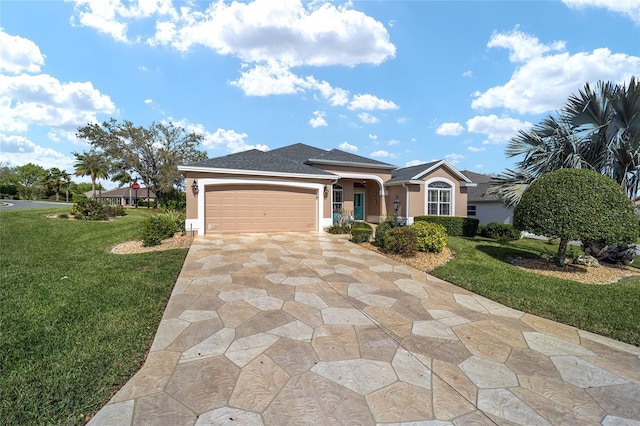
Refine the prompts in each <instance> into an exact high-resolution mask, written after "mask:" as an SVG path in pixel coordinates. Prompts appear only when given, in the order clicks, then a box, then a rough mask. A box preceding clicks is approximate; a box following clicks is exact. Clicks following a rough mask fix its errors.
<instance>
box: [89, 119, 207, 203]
mask: <svg viewBox="0 0 640 426" xmlns="http://www.w3.org/2000/svg"><path fill="white" fill-rule="evenodd" d="M77 136H78V137H79V138H82V139H86V140H87V141H88V142H89V143H90V144H91V146H92V147H93V148H95V149H100V150H102V151H103V152H104V153H105V155H106V156H107V157H108V158H109V159H110V161H111V162H112V164H113V165H114V167H115V169H116V170H120V171H126V172H129V173H132V174H133V173H135V174H138V175H139V176H140V178H141V179H142V181H143V182H144V184H145V185H146V187H147V188H149V189H151V190H152V191H153V192H155V194H156V197H157V198H158V200H161V199H162V197H163V194H166V193H169V192H170V191H171V190H173V189H175V188H179V187H182V186H183V184H184V177H183V176H182V174H181V173H180V172H179V171H178V165H179V164H183V163H187V162H191V161H198V160H202V159H205V158H206V157H207V155H206V152H204V151H201V150H199V149H198V146H199V144H200V142H201V141H202V139H203V136H202V135H199V134H196V133H193V132H187V131H186V130H185V129H183V128H182V127H178V126H175V125H174V124H173V123H157V122H156V123H152V124H151V125H150V126H149V127H148V128H144V127H141V126H135V125H134V124H133V123H132V122H130V121H123V122H122V123H119V122H118V121H116V120H115V119H113V118H112V119H111V120H110V121H105V122H104V123H102V125H99V124H95V123H94V124H88V125H86V126H84V127H81V128H79V129H78V132H77Z"/></svg>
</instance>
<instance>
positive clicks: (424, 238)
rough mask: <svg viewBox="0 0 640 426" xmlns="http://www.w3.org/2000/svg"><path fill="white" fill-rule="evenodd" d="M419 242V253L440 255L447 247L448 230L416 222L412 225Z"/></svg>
mask: <svg viewBox="0 0 640 426" xmlns="http://www.w3.org/2000/svg"><path fill="white" fill-rule="evenodd" d="M411 227H412V228H413V231H414V233H415V234H416V239H417V241H418V251H425V252H433V253H440V252H441V251H442V250H444V248H445V247H446V246H447V230H446V229H445V227H444V226H442V225H439V224H437V223H431V222H415V223H414V224H413V225H411Z"/></svg>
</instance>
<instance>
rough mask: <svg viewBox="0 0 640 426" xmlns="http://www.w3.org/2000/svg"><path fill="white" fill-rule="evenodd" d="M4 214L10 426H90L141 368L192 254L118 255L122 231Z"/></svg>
mask: <svg viewBox="0 0 640 426" xmlns="http://www.w3.org/2000/svg"><path fill="white" fill-rule="evenodd" d="M68 210H69V209H68V208H67V209H61V208H54V209H51V210H47V209H38V210H21V211H14V212H10V211H2V212H0V262H2V269H1V272H0V423H2V424H83V423H85V417H86V416H87V415H89V414H91V413H94V412H96V411H97V410H98V409H99V408H100V407H101V406H102V405H103V404H105V403H106V402H107V401H108V400H109V398H110V397H111V396H112V395H113V393H114V391H115V390H117V389H118V388H119V387H120V386H121V385H122V384H124V383H125V382H126V381H127V380H128V379H129V378H130V377H131V375H132V374H133V373H134V372H135V371H136V370H137V369H138V368H139V367H140V366H141V364H142V362H143V361H144V358H145V355H146V352H147V351H148V348H149V346H150V344H151V341H152V339H153V336H154V334H155V331H156V329H157V327H158V324H159V322H160V318H161V317H162V313H163V311H164V308H165V306H166V303H167V301H168V299H169V296H170V293H171V290H172V288H173V285H174V283H175V280H176V278H177V277H178V275H179V273H180V268H181V266H182V263H183V261H184V258H185V256H186V253H187V251H186V250H170V251H164V252H152V253H144V254H136V255H116V254H112V253H110V252H109V249H110V248H111V247H112V246H114V245H116V244H118V243H120V242H124V241H127V240H131V239H133V238H134V236H135V235H136V232H137V228H138V224H139V223H140V222H141V221H142V220H143V219H144V217H146V216H147V215H148V214H149V213H150V212H148V211H146V209H144V210H143V209H139V210H128V215H127V216H125V217H119V218H117V219H116V220H115V221H113V222H89V221H73V220H64V219H48V218H46V217H45V216H46V215H47V214H48V213H53V212H56V213H62V212H68Z"/></svg>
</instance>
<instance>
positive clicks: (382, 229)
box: [373, 220, 393, 248]
mask: <svg viewBox="0 0 640 426" xmlns="http://www.w3.org/2000/svg"><path fill="white" fill-rule="evenodd" d="M392 228H393V222H391V221H388V220H385V221H384V222H382V223H381V224H379V225H378V227H377V228H376V235H375V237H374V241H373V244H374V245H375V246H376V247H380V248H382V247H384V236H385V235H386V233H387V231H388V230H389V229H392Z"/></svg>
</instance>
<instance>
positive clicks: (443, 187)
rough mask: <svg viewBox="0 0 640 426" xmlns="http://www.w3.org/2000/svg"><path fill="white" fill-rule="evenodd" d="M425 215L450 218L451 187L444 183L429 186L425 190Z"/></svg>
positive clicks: (434, 183) (433, 183)
mask: <svg viewBox="0 0 640 426" xmlns="http://www.w3.org/2000/svg"><path fill="white" fill-rule="evenodd" d="M427 214H428V215H431V216H451V185H449V184H448V183H446V182H432V183H430V184H429V186H428V188H427Z"/></svg>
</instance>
